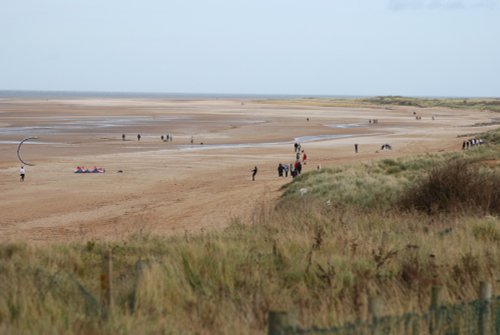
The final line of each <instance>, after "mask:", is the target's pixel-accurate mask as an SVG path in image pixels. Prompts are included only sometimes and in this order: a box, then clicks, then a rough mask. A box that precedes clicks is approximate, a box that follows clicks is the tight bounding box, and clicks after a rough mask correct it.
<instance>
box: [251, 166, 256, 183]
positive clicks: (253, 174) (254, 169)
mask: <svg viewBox="0 0 500 335" xmlns="http://www.w3.org/2000/svg"><path fill="white" fill-rule="evenodd" d="M251 172H252V181H255V175H256V174H257V166H255V167H254V168H253V170H251Z"/></svg>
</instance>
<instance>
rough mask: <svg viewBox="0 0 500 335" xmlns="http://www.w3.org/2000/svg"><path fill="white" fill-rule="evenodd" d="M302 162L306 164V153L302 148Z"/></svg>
mask: <svg viewBox="0 0 500 335" xmlns="http://www.w3.org/2000/svg"><path fill="white" fill-rule="evenodd" d="M302 163H303V164H304V165H306V164H307V154H306V153H305V152H304V150H302Z"/></svg>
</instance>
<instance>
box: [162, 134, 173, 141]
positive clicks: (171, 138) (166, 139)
mask: <svg viewBox="0 0 500 335" xmlns="http://www.w3.org/2000/svg"><path fill="white" fill-rule="evenodd" d="M160 139H161V140H162V141H163V142H172V141H173V140H174V136H173V135H172V134H167V135H161V136H160Z"/></svg>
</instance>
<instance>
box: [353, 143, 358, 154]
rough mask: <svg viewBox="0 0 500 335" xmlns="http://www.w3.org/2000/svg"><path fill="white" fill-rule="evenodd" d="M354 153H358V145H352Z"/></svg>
mask: <svg viewBox="0 0 500 335" xmlns="http://www.w3.org/2000/svg"><path fill="white" fill-rule="evenodd" d="M354 152H355V153H358V144H354Z"/></svg>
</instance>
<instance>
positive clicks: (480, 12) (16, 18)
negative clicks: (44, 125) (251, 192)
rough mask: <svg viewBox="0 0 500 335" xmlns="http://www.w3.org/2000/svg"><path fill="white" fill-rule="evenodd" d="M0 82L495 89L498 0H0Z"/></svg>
mask: <svg viewBox="0 0 500 335" xmlns="http://www.w3.org/2000/svg"><path fill="white" fill-rule="evenodd" d="M0 89H1V90H68V91H125V92H131V91H136V92H137V91H138V92H172V93H181V92H183V93H248V94H252V93H256V94H304V95H307V94H310V95H313V94H317V95H389V94H390V95H411V96H495V97H499V96H500V0H197V1H195V0H141V1H139V0H134V1H132V0H43V1H42V0H0Z"/></svg>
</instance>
